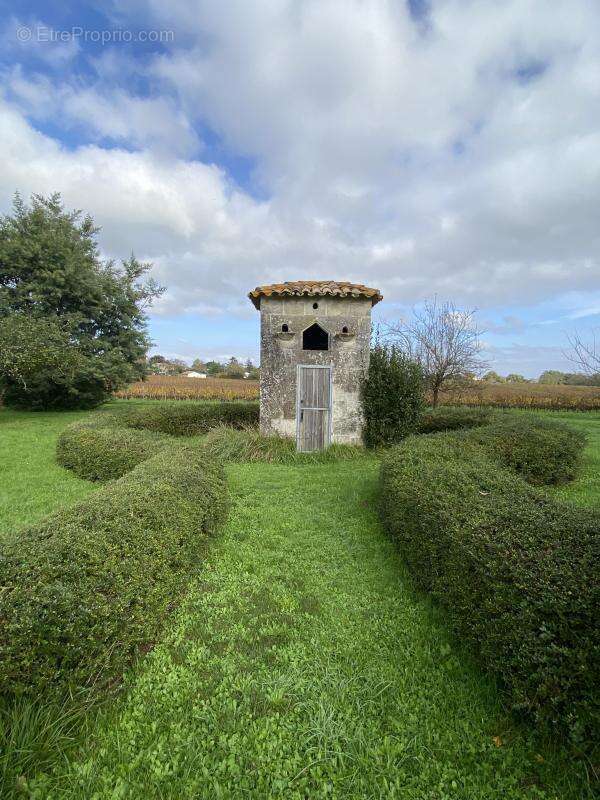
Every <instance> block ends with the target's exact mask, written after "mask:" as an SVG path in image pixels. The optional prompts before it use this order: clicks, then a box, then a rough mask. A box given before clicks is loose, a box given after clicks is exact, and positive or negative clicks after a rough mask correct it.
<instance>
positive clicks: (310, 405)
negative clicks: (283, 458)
mask: <svg viewBox="0 0 600 800" xmlns="http://www.w3.org/2000/svg"><path fill="white" fill-rule="evenodd" d="M330 441H331V367H313V366H308V365H304V364H299V365H298V395H297V403H296V445H297V449H298V450H299V451H300V452H301V453H310V452H312V451H314V450H324V449H325V448H326V447H328V446H329V443H330Z"/></svg>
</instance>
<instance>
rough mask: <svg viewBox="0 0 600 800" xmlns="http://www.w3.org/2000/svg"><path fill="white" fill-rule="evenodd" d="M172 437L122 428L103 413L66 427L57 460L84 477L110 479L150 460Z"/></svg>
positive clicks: (59, 445) (60, 440)
mask: <svg viewBox="0 0 600 800" xmlns="http://www.w3.org/2000/svg"><path fill="white" fill-rule="evenodd" d="M99 422H101V423H102V424H98V423H99ZM169 441H171V437H169V436H165V435H164V434H160V433H152V432H151V431H143V430H133V429H129V428H123V427H121V426H120V425H119V424H118V423H115V421H114V420H113V419H112V418H107V415H105V414H103V415H98V420H92V421H90V422H88V421H86V422H81V423H75V424H74V425H70V426H69V427H67V428H65V430H64V431H63V433H62V434H61V435H60V437H59V439H58V443H57V446H56V460H57V461H58V463H59V464H60V465H61V466H63V467H66V468H67V469H70V470H71V471H72V472H74V473H75V474H76V475H77V476H78V477H80V478H84V479H85V480H88V481H109V480H113V479H114V478H120V477H121V476H122V475H125V474H126V473H127V472H130V471H131V470H132V469H133V468H134V467H136V466H137V465H138V464H141V463H142V462H143V461H147V460H148V459H149V458H150V457H151V456H153V455H155V454H156V453H158V452H159V450H161V449H162V448H163V447H165V445H166V444H168V443H169Z"/></svg>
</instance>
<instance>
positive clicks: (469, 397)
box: [440, 383, 600, 411]
mask: <svg viewBox="0 0 600 800" xmlns="http://www.w3.org/2000/svg"><path fill="white" fill-rule="evenodd" d="M440 403H442V404H443V405H471V406H496V407H498V408H540V409H544V408H547V409H564V410H566V411H597V410H600V387H596V386H553V385H545V384H540V383H506V384H504V383H475V384H473V385H470V386H468V387H458V388H455V389H452V390H449V391H445V392H441V393H440Z"/></svg>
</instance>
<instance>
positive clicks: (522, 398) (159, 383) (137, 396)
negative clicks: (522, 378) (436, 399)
mask: <svg viewBox="0 0 600 800" xmlns="http://www.w3.org/2000/svg"><path fill="white" fill-rule="evenodd" d="M115 396H116V397H118V398H121V399H123V400H141V399H149V400H256V399H257V398H258V381H249V380H230V379H227V378H186V377H185V376H182V375H151V376H150V377H149V378H148V379H147V380H145V381H139V382H138V383H132V384H131V386H128V387H127V389H123V390H121V391H119V392H116V394H115ZM440 403H442V404H444V405H472V406H497V407H498V408H539V409H545V408H547V409H564V410H566V411H599V410H600V387H592V386H550V385H544V384H539V383H507V384H500V383H499V384H494V383H475V384H471V385H469V386H468V387H463V386H461V387H458V388H453V389H451V390H448V391H445V392H442V393H441V394H440Z"/></svg>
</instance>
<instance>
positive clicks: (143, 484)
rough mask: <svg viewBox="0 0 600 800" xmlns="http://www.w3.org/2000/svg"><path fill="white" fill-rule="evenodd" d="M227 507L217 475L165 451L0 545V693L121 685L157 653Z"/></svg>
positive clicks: (201, 462)
mask: <svg viewBox="0 0 600 800" xmlns="http://www.w3.org/2000/svg"><path fill="white" fill-rule="evenodd" d="M225 505H226V482H225V476H224V472H223V468H222V465H221V464H220V463H219V462H217V461H215V460H214V459H211V458H210V457H208V456H207V454H206V453H205V452H203V451H202V449H201V448H198V447H192V446H183V445H182V444H179V445H175V446H173V445H171V446H168V447H163V449H162V450H161V451H160V452H159V453H157V454H156V455H155V456H153V457H152V458H150V459H149V460H148V461H145V462H144V463H142V464H139V465H138V466H137V467H136V468H135V469H133V470H132V471H131V472H130V473H129V474H127V475H125V476H124V477H122V478H120V479H119V480H116V481H114V482H112V483H110V484H108V485H107V486H105V487H103V488H101V489H98V490H97V491H96V492H94V493H92V494H91V495H89V496H88V497H87V498H86V500H84V501H83V502H82V503H80V504H79V505H77V506H75V507H74V508H70V509H68V510H65V511H59V512H57V513H55V514H53V515H52V516H50V517H48V518H47V519H45V520H44V521H42V522H41V523H39V524H37V525H34V526H33V527H31V528H29V529H27V530H25V531H23V532H21V533H20V534H19V535H18V536H17V537H15V538H14V539H11V540H9V541H8V542H6V543H4V544H3V546H2V549H1V551H0V586H2V592H1V593H0V619H2V623H3V624H2V628H1V633H0V693H3V694H13V695H14V694H19V693H31V692H38V691H44V692H48V691H58V690H64V689H66V688H69V689H72V688H74V687H91V686H93V685H98V686H101V685H105V684H106V683H107V682H108V681H110V680H111V679H112V678H114V677H115V676H117V675H118V674H119V673H120V672H121V670H122V669H123V667H124V666H125V665H126V664H127V663H128V661H129V660H130V659H131V657H132V655H133V654H134V653H135V652H136V651H137V650H138V649H139V648H140V647H141V646H142V645H145V644H147V643H151V642H152V640H153V638H154V637H155V635H156V634H157V632H158V630H159V628H160V626H161V623H162V620H163V618H164V615H165V614H166V612H167V610H168V609H169V607H170V606H171V605H172V604H173V602H174V600H176V598H177V597H178V595H179V594H180V592H181V590H182V589H183V587H184V586H185V585H186V584H187V582H188V581H189V578H190V574H191V572H192V570H193V568H194V565H195V564H196V563H197V562H198V561H199V559H200V557H201V554H202V542H203V539H205V538H206V536H207V534H208V533H209V532H210V531H212V530H213V528H214V527H215V525H216V524H217V523H218V522H219V521H220V520H221V519H222V518H223V516H224V513H225Z"/></svg>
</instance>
